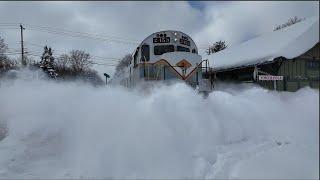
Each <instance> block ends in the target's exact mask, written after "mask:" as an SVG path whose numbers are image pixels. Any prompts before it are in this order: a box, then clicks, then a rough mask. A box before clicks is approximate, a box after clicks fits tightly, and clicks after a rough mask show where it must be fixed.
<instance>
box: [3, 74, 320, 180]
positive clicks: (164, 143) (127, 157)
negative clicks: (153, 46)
mask: <svg viewBox="0 0 320 180" xmlns="http://www.w3.org/2000/svg"><path fill="white" fill-rule="evenodd" d="M26 74H27V73H26ZM26 74H23V76H22V77H23V78H18V79H16V80H12V79H11V80H3V79H2V80H1V84H0V121H6V123H7V126H8V129H9V134H8V136H7V137H6V138H5V139H3V140H2V141H0V177H1V178H153V179H154V178H170V179H173V178H220V179H221V178H224V179H225V178H279V177H280V178H304V179H305V178H319V172H318V168H319V165H318V163H319V162H318V159H319V158H318V157H319V156H318V154H319V149H318V146H319V137H318V133H319V100H318V99H319V92H318V91H316V90H313V89H310V88H305V89H302V90H300V91H298V92H295V93H289V92H272V91H267V90H264V89H261V88H259V87H256V86H247V85H242V86H241V87H240V86H236V85H233V86H231V85H225V86H218V89H217V90H216V91H214V92H213V93H211V94H210V95H209V97H208V98H207V99H204V98H202V97H201V96H200V95H199V94H197V93H196V92H195V91H194V90H192V89H191V88H189V87H188V86H187V85H185V84H183V83H176V84H172V85H170V86H165V85H159V86H156V87H154V89H153V92H152V93H150V94H144V93H142V92H140V91H139V90H128V89H123V88H121V87H91V86H89V85H86V84H82V83H58V82H55V81H45V80H42V79H41V78H40V79H39V78H38V79H37V78H36V77H37V76H35V75H34V74H33V73H29V75H26ZM275 167H277V168H275Z"/></svg>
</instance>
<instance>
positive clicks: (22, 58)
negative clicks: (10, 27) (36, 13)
mask: <svg viewBox="0 0 320 180" xmlns="http://www.w3.org/2000/svg"><path fill="white" fill-rule="evenodd" d="M23 30H25V28H24V27H23V26H22V24H20V38H21V64H22V66H25V65H27V63H26V61H25V59H24V48H23Z"/></svg>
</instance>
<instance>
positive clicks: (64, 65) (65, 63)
mask: <svg viewBox="0 0 320 180" xmlns="http://www.w3.org/2000/svg"><path fill="white" fill-rule="evenodd" d="M69 67H70V56H69V55H68V54H61V55H60V56H59V57H58V58H57V61H56V68H57V69H60V70H66V69H68V68H69Z"/></svg>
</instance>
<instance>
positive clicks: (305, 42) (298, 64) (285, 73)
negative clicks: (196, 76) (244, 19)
mask: <svg viewBox="0 0 320 180" xmlns="http://www.w3.org/2000/svg"><path fill="white" fill-rule="evenodd" d="M319 51H320V45H319V17H311V18H308V19H306V20H304V21H302V22H299V23H297V24H294V25H291V26H289V27H287V28H283V29H280V30H277V31H273V32H269V33H267V34H264V35H261V36H259V37H256V38H254V39H251V40H248V41H246V42H244V43H242V44H240V45H236V46H232V47H230V48H227V49H225V50H223V51H220V52H217V53H214V54H212V55H207V56H204V57H203V59H208V61H209V64H210V66H211V68H212V69H213V76H214V77H215V80H216V82H217V81H229V82H250V83H257V84H260V85H261V86H263V87H266V88H268V89H275V90H280V91H296V90H298V89H299V88H302V87H304V86H310V87H311V88H318V89H319V63H320V53H319Z"/></svg>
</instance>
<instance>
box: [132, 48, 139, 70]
mask: <svg viewBox="0 0 320 180" xmlns="http://www.w3.org/2000/svg"><path fill="white" fill-rule="evenodd" d="M138 52H139V48H137V50H136V52H135V53H134V55H133V66H134V67H136V65H137V58H138Z"/></svg>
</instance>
